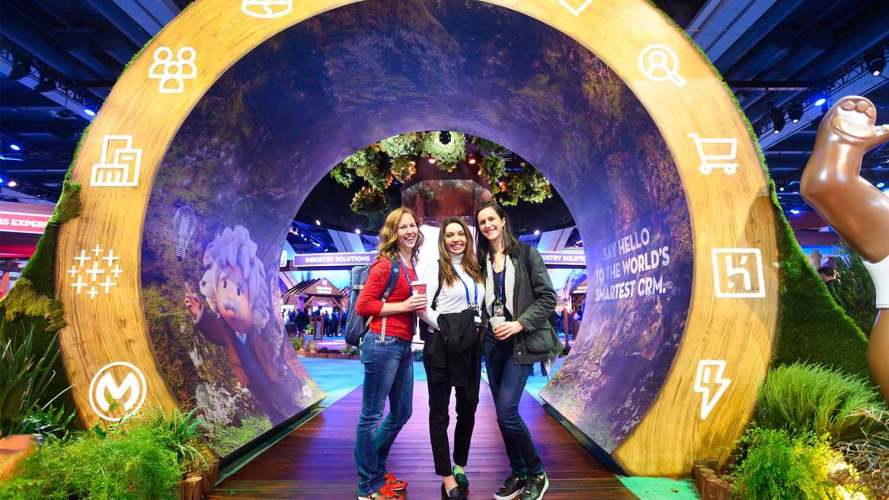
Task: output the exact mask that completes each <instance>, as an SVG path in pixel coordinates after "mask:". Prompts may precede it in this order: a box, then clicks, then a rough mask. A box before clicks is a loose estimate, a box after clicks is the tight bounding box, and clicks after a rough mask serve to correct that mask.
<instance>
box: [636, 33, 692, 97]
mask: <svg viewBox="0 0 889 500" xmlns="http://www.w3.org/2000/svg"><path fill="white" fill-rule="evenodd" d="M678 68H679V58H678V57H676V52H673V49H671V48H670V47H667V46H666V45H663V44H659V43H655V44H652V45H649V46H647V47H645V48H644V49H642V52H640V53H639V71H641V72H642V74H643V75H645V76H646V77H647V78H648V79H649V80H653V81H656V82H665V81H671V82H673V83H674V84H676V86H677V87H683V86H685V83H686V81H685V78H682V75H680V74H679V71H678Z"/></svg>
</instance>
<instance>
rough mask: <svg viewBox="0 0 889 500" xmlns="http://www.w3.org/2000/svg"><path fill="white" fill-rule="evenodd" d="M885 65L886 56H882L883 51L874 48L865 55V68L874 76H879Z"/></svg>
mask: <svg viewBox="0 0 889 500" xmlns="http://www.w3.org/2000/svg"><path fill="white" fill-rule="evenodd" d="M885 67H886V58H885V57H883V51H882V50H880V49H875V50H873V51H871V52H870V54H868V56H867V70H868V71H869V72H870V74H872V75H874V76H880V74H881V73H883V69H884V68H885Z"/></svg>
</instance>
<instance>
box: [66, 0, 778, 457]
mask: <svg viewBox="0 0 889 500" xmlns="http://www.w3.org/2000/svg"><path fill="white" fill-rule="evenodd" d="M224 3H225V2H222V1H218V2H217V1H216V0H206V1H205V2H202V3H199V4H195V5H194V6H192V7H190V8H189V9H187V10H186V11H185V12H183V13H182V14H181V16H180V17H179V18H178V19H177V20H175V21H174V22H173V23H171V24H170V25H169V26H168V28H166V29H165V30H164V31H163V32H162V33H161V34H160V35H159V37H158V38H157V39H156V40H154V41H153V42H152V44H151V45H150V46H149V47H148V48H147V49H146V50H145V51H144V53H143V55H142V56H141V57H140V58H139V59H137V60H136V61H135V63H134V64H133V65H132V67H131V68H130V70H129V71H127V72H126V73H125V74H124V75H123V77H122V78H121V81H120V82H119V83H118V85H117V86H116V87H115V90H114V92H113V93H112V95H111V97H110V98H109V100H108V101H107V102H106V105H105V107H103V109H102V111H101V113H100V115H99V117H98V119H97V121H96V122H95V124H94V125H93V127H92V128H91V130H90V131H89V134H88V136H87V138H86V140H85V142H84V144H83V147H82V149H81V151H80V153H79V155H78V157H77V160H76V163H75V167H74V171H73V172H74V178H75V179H77V180H80V182H81V183H82V184H83V192H82V198H83V205H84V210H83V214H82V215H81V217H79V218H77V219H74V220H73V221H71V222H69V223H67V224H66V225H65V226H64V227H63V230H62V235H61V239H60V252H59V256H60V258H59V259H58V261H59V264H58V266H59V267H58V270H57V276H58V280H57V281H58V283H57V288H58V291H59V295H60V298H62V299H63V300H64V302H65V303H66V304H69V303H70V304H73V305H74V307H69V308H66V320H67V322H68V327H66V329H65V333H63V335H62V337H61V343H62V347H63V356H64V358H65V363H66V369H67V370H68V371H69V376H70V378H71V380H72V383H74V385H75V388H74V395H75V400H77V401H78V404H79V409H80V413H81V416H82V417H84V419H85V420H87V421H89V420H91V419H93V420H94V419H95V418H96V416H95V409H94V408H91V407H90V406H89V405H85V404H80V403H82V402H84V401H86V400H87V399H89V397H90V396H92V388H90V389H89V390H87V389H86V388H87V387H88V386H91V384H90V381H91V379H92V378H93V375H94V374H95V373H96V372H97V371H99V370H100V369H101V368H102V367H104V366H105V365H107V364H109V363H112V362H127V363H130V364H132V365H135V366H137V367H139V369H140V370H141V372H144V373H145V377H146V379H147V380H148V382H147V384H146V385H147V388H148V389H147V392H148V399H149V400H150V401H152V402H154V403H156V404H161V405H165V406H183V405H188V404H194V405H195V406H196V407H197V408H198V409H199V410H200V411H201V412H202V414H203V415H204V418H205V419H206V420H208V421H209V423H210V424H211V425H212V424H213V423H218V425H233V422H235V423H240V422H242V421H243V420H245V419H247V418H251V417H252V418H267V419H268V425H269V426H274V425H277V424H279V423H281V422H284V421H286V420H287V419H288V418H290V417H292V416H293V415H296V414H299V413H300V412H302V411H303V410H305V409H306V408H308V407H310V406H311V405H312V404H314V403H316V402H318V401H319V400H320V399H321V397H323V394H322V393H321V391H320V389H318V387H317V385H316V384H314V382H313V381H311V380H310V378H309V377H308V375H307V373H306V372H305V370H304V369H303V368H302V367H301V366H300V363H299V361H298V360H297V359H296V357H295V354H294V352H293V349H292V348H290V346H289V343H288V342H287V341H286V334H285V333H284V330H283V326H282V325H281V324H280V321H279V319H280V315H278V314H275V313H274V311H275V308H274V304H275V301H276V300H278V299H279V291H278V290H277V286H276V284H275V281H274V279H273V278H274V277H275V276H276V274H277V269H278V265H279V257H280V248H281V242H282V241H283V240H284V237H285V235H286V232H287V228H288V226H289V224H290V221H291V220H292V218H293V215H294V214H295V213H297V211H298V210H299V207H300V206H301V204H302V203H303V201H304V200H305V198H306V197H307V196H308V194H309V192H310V190H311V187H312V186H314V185H315V184H316V183H317V182H318V181H319V180H320V179H321V178H322V177H323V176H324V175H327V173H328V172H329V171H330V169H331V168H332V167H333V166H335V165H336V164H337V163H339V162H340V161H342V159H343V158H345V157H346V156H348V155H349V154H351V153H352V152H354V151H355V150H357V149H359V148H361V147H364V146H365V145H367V144H370V143H373V142H376V141H379V140H380V139H383V138H386V137H389V136H392V135H396V134H399V133H404V132H411V131H416V130H459V131H462V132H465V133H468V134H472V135H476V136H480V137H485V138H489V139H491V140H493V141H496V142H498V143H500V144H503V145H504V146H506V147H508V148H509V149H511V150H513V151H515V152H516V153H518V154H519V155H521V156H522V157H523V158H525V159H527V160H528V161H530V162H531V163H532V164H534V165H535V166H537V167H538V168H539V169H540V170H541V171H542V172H543V173H544V174H545V175H546V176H547V178H548V179H549V180H550V181H551V182H552V184H553V186H554V187H555V189H556V190H557V191H558V192H559V194H560V195H561V197H562V198H563V199H564V201H565V203H566V205H567V207H568V208H569V210H570V211H571V213H572V215H573V217H574V220H575V221H576V223H577V226H578V229H579V231H580V235H581V237H582V239H583V241H584V252H585V254H586V261H587V274H588V276H589V277H590V280H589V290H588V293H587V299H586V300H587V302H586V311H585V315H584V318H583V324H582V326H581V330H580V333H579V335H578V337H577V340H576V342H575V344H574V346H573V350H572V351H571V353H570V355H569V356H568V357H567V359H566V360H565V363H564V365H563V367H562V369H561V370H560V371H559V372H558V373H557V374H556V375H555V376H554V377H553V379H552V380H551V382H550V383H549V385H548V386H547V387H546V388H545V389H544V392H543V393H542V396H543V398H544V399H545V400H546V402H547V403H548V404H549V405H550V406H551V408H552V409H553V410H554V412H555V413H557V414H558V415H559V416H560V417H561V418H562V419H563V421H564V422H565V423H566V425H570V426H573V427H575V428H577V429H578V430H579V431H580V432H581V433H582V434H583V435H584V436H585V438H588V439H589V440H590V442H591V443H592V444H593V445H595V446H596V447H597V449H600V450H602V451H604V452H605V453H607V454H609V455H610V457H611V459H613V461H614V463H616V464H617V465H618V466H620V467H621V468H622V469H624V470H625V471H627V472H629V473H635V474H681V473H683V472H685V471H686V470H687V469H688V468H689V467H690V464H691V461H693V460H694V459H695V458H697V457H698V456H700V453H701V452H702V451H705V450H712V449H717V448H718V446H719V445H724V444H728V443H730V442H731V441H732V440H733V439H735V438H736V437H737V435H738V434H739V433H740V431H741V429H742V428H743V424H744V423H745V422H746V420H747V418H749V414H750V412H751V410H752V403H753V399H754V397H753V395H754V394H755V389H756V387H757V385H758V383H759V382H760V381H761V379H762V377H763V376H764V372H765V368H766V366H767V363H768V359H769V355H770V349H771V339H772V337H773V335H774V329H775V316H776V309H777V290H776V276H775V271H774V267H773V266H771V265H770V263H771V262H773V261H775V260H776V255H777V252H776V250H775V242H774V239H775V235H774V220H773V217H774V216H773V215H772V212H771V209H770V205H769V201H768V198H767V196H766V192H767V191H766V188H765V185H766V180H765V176H764V174H763V172H762V170H761V167H760V165H759V162H758V159H757V158H756V154H755V150H754V148H753V146H752V144H751V140H750V137H749V135H747V131H746V129H745V128H744V124H743V121H742V119H741V117H740V116H739V113H738V111H737V110H736V109H735V108H734V107H733V105H732V103H731V101H730V99H729V97H728V95H726V92H725V90H724V89H723V87H722V84H721V82H720V81H719V79H718V75H715V74H713V73H712V70H711V69H710V68H709V67H708V66H707V65H706V61H704V60H703V59H702V58H701V56H700V55H699V54H698V53H697V52H696V51H695V49H694V47H690V46H688V42H687V41H686V40H685V39H684V38H683V37H682V34H681V33H680V32H679V31H678V30H676V29H675V28H674V27H672V26H670V25H668V24H667V21H666V20H665V18H663V17H662V16H661V15H660V14H659V13H658V12H656V11H655V10H654V9H653V8H652V7H651V6H649V5H648V4H644V3H642V2H639V3H637V2H629V3H630V4H632V5H627V6H622V7H614V6H611V7H609V6H594V5H589V2H586V3H579V2H578V3H577V5H574V4H572V3H571V2H562V3H559V2H555V1H546V0H539V1H529V2H523V5H521V7H519V6H515V5H510V7H511V8H514V9H516V10H510V9H509V8H506V7H505V6H499V5H496V4H498V3H499V2H491V3H487V2H479V1H474V0H412V1H409V2H404V1H397V2H396V1H384V0H369V1H365V2H356V3H353V4H350V5H345V6H340V3H339V2H321V1H319V2H309V3H305V4H302V5H295V6H294V11H293V12H287V13H285V14H281V15H280V16H277V17H272V18H263V17H257V16H251V15H249V14H248V13H247V12H246V11H243V10H242V11H238V10H236V9H231V7H230V6H229V5H223V4H224ZM581 6H583V7H581ZM336 7H338V8H336ZM213 9H217V10H215V11H214V10H213ZM229 11H231V12H229ZM211 12H212V13H213V15H212V16H210V17H201V16H207V15H209V13H211ZM640 12H642V13H643V15H640ZM207 23H215V26H218V31H214V30H210V29H206V30H200V31H195V30H193V29H192V28H193V27H194V26H195V25H197V24H202V25H204V24H207ZM609 35H611V36H609ZM221 40H226V41H227V42H226V43H220V41H221ZM653 42H657V43H659V44H665V43H666V44H667V46H668V48H669V47H672V49H670V51H675V53H676V54H679V55H678V61H681V65H678V66H677V67H676V68H675V71H673V70H671V71H669V72H668V73H670V74H671V75H672V76H673V78H672V79H671V78H666V79H665V78H662V77H661V75H659V74H657V73H656V72H655V73H654V74H653V73H651V72H650V71H645V70H646V67H645V66H644V64H643V63H644V58H643V57H642V55H641V54H642V53H643V52H644V51H645V50H646V49H647V47H649V46H650V45H651V44H652V43H653ZM185 45H187V46H189V47H193V50H194V52H195V53H196V58H195V60H194V61H195V69H196V74H195V75H193V76H194V78H193V79H186V80H183V88H182V92H180V93H178V94H177V93H164V92H160V90H159V87H158V82H157V81H156V80H153V79H151V78H150V74H151V72H150V66H151V64H152V63H153V60H152V54H153V53H154V50H155V48H156V47H162V46H170V47H181V46H185ZM637 55H638V56H639V57H637ZM640 68H641V69H640ZM649 69H650V68H649ZM680 74H681V76H680ZM146 75H148V76H149V77H148V78H146ZM677 78H681V80H682V81H683V82H684V83H683V84H682V85H679V84H677V83H676V81H675V80H676V79H677ZM702 137H703V138H705V139H701V138H702ZM707 138H709V139H707ZM713 138H724V139H725V138H728V139H734V141H735V144H734V147H735V148H736V149H735V157H734V160H735V165H736V166H735V169H734V170H732V171H731V173H730V172H729V171H730V169H728V168H724V169H722V170H720V168H719V167H718V166H717V167H716V169H715V170H716V171H713V169H712V168H711V169H710V170H709V171H707V169H705V168H703V166H704V165H705V164H706V158H707V157H706V155H705V154H704V148H706V147H710V146H711V145H712V143H708V142H706V141H708V140H710V141H712V140H713ZM137 151H138V152H137ZM112 156H113V157H114V158H115V159H117V160H119V161H117V163H115V162H112V160H111V157H112ZM121 158H123V160H121ZM127 158H128V160H127ZM127 161H129V162H130V164H131V165H134V166H135V165H138V166H136V167H135V168H133V169H131V170H130V171H129V174H128V175H130V176H131V177H130V182H129V183H126V182H117V183H115V182H113V181H108V180H109V179H122V178H123V177H114V176H112V175H111V174H107V175H106V176H105V177H102V175H101V173H100V174H96V166H97V165H98V166H99V167H100V169H101V168H106V170H107V168H108V167H109V165H112V164H115V165H117V164H121V163H126V162H127ZM705 171H706V173H705ZM134 172H135V174H134ZM133 174H134V175H133ZM121 175H123V174H121ZM183 214H186V215H183ZM186 216H187V217H191V219H192V222H191V224H192V225H193V226H194V227H193V228H192V229H193V232H192V233H191V234H189V236H188V239H187V241H185V243H184V244H183V242H182V241H177V239H179V240H181V234H180V233H181V232H182V231H181V227H180V226H181V225H182V219H183V217H186ZM94 246H95V247H96V248H99V247H103V248H104V249H105V250H106V251H107V250H113V251H114V252H115V253H116V254H117V255H118V258H119V261H120V264H119V267H118V270H119V274H120V276H119V281H118V283H117V284H116V286H117V289H116V290H114V293H110V292H108V291H107V290H106V291H105V293H104V295H99V296H93V297H90V296H88V295H87V294H85V293H81V292H82V290H81V289H80V288H78V287H77V286H72V285H73V283H71V282H68V281H66V280H67V279H68V278H67V276H66V274H65V270H66V269H67V268H68V267H71V266H72V263H73V265H76V258H77V256H78V255H82V252H84V251H89V250H90V249H92V248H93V247H94ZM177 247H178V248H177ZM745 252H746V253H745ZM735 256H739V258H738V259H734V257H735ZM748 257H749V258H748ZM742 258H743V259H742ZM72 259H75V260H72ZM733 259H734V260H733ZM220 263H227V264H226V265H228V266H229V267H230V268H233V269H237V270H238V271H240V276H239V277H238V278H237V279H235V281H236V282H238V283H239V285H240V284H243V289H244V291H245V293H246V294H247V295H248V296H249V297H250V304H251V307H252V315H251V317H250V318H249V323H248V324H245V325H243V326H241V327H240V328H234V327H233V326H232V325H231V324H230V325H228V326H226V325H222V324H219V325H215V326H214V325H201V318H202V316H201V315H200V314H197V315H193V316H192V317H190V315H189V314H188V311H186V308H185V307H183V305H182V303H183V297H185V296H186V295H187V294H190V293H192V294H195V295H197V294H204V295H205V296H209V295H210V292H209V291H207V290H206V288H207V287H208V286H209V285H208V283H211V282H214V280H218V279H219V276H217V275H216V274H214V273H217V271H218V270H219V269H223V268H224V267H225V265H223V264H220ZM217 264H218V265H217ZM745 266H747V267H745ZM219 272H221V271H219ZM736 276H740V277H741V278H743V279H741V280H740V281H737V280H736V279H735V277H736ZM738 279H740V278H738ZM736 285H739V286H740V288H741V290H740V291H739V290H737V289H736ZM107 288H109V287H106V289H107ZM239 291H240V288H239ZM205 292H206V293H205ZM766 295H768V296H769V297H770V298H773V299H774V300H771V301H767V300H762V299H763V298H764V297H765V296H766ZM245 300H246V299H245ZM211 305H212V306H217V307H224V305H223V304H212V303H211ZM72 309H76V311H77V312H76V313H75V312H72ZM276 318H277V319H278V320H276ZM202 328H203V329H202ZM226 328H228V329H229V330H232V331H234V330H238V334H240V335H245V338H249V339H250V340H249V342H248V341H245V344H244V345H250V346H251V347H250V350H251V352H252V357H251V359H254V360H257V362H258V363H259V365H258V366H253V367H250V366H248V364H255V363H254V362H253V361H251V362H249V363H248V362H247V361H243V362H233V360H237V359H240V360H244V359H245V358H244V356H245V355H243V354H238V353H237V352H235V351H237V350H238V349H241V347H239V346H237V345H231V344H226V343H224V342H222V341H219V342H216V341H214V336H215V337H221V335H220V334H219V332H221V331H225V329H226ZM198 330H200V333H198ZM254 338H255V339H260V340H257V341H256V342H257V343H253V344H251V342H254V340H253V339H254ZM212 344H217V346H216V347H214V346H213V345H212ZM85 345H88V346H90V347H89V349H86V350H85V349H83V346H85ZM239 356H240V357H239ZM251 370H253V371H254V372H255V373H263V377H265V378H264V380H268V381H269V382H268V383H266V384H263V385H264V387H260V386H257V385H256V384H253V385H250V384H248V383H247V382H245V381H246V380H247V379H250V377H249V376H247V375H246V373H247V372H249V371H251ZM121 376H122V375H121ZM236 381H238V382H240V383H236ZM267 428H268V426H266V427H259V428H258V429H259V430H258V431H257V432H259V431H261V430H263V429H267ZM666 433H669V434H666ZM668 435H669V436H670V437H669V438H668V439H667V438H665V437H666V436H668ZM723 448H724V446H723ZM729 451H730V450H726V451H720V452H717V453H719V454H720V457H721V458H725V456H726V455H727V453H728V452H729Z"/></svg>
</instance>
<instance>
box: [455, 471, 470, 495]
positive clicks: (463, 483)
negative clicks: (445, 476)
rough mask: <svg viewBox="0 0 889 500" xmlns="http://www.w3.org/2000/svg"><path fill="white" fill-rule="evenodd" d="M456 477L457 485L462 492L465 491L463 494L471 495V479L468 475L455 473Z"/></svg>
mask: <svg viewBox="0 0 889 500" xmlns="http://www.w3.org/2000/svg"><path fill="white" fill-rule="evenodd" d="M454 479H456V480H457V487H458V488H460V493H463V496H467V495H469V479H468V478H467V477H466V474H461V473H454Z"/></svg>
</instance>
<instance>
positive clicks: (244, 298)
mask: <svg viewBox="0 0 889 500" xmlns="http://www.w3.org/2000/svg"><path fill="white" fill-rule="evenodd" d="M256 250H257V246H256V243H254V242H253V241H252V240H251V239H250V232H249V231H248V230H247V229H246V228H245V227H244V226H240V225H239V226H235V227H234V228H228V227H227V228H225V229H224V230H223V231H222V233H219V234H217V235H216V237H215V238H214V239H213V241H212V242H211V243H210V244H209V245H208V246H207V248H206V250H205V251H204V257H203V265H204V266H206V270H205V271H204V275H203V277H202V278H201V282H200V287H199V291H200V296H198V294H196V293H194V291H193V289H192V288H191V286H190V285H189V284H188V283H186V289H187V292H186V294H185V306H186V308H187V309H188V311H189V313H191V316H192V319H193V321H194V325H195V329H196V330H197V331H198V332H200V334H201V335H203V337H204V338H206V339H207V340H208V341H210V342H212V343H214V344H217V345H219V346H222V347H223V349H224V350H225V352H226V355H227V357H228V360H229V361H230V362H231V365H232V368H233V369H234V372H235V375H236V376H237V378H238V381H239V382H240V383H241V385H243V386H245V387H247V389H249V390H250V393H251V394H252V395H253V397H254V399H255V400H256V402H257V404H258V405H259V407H260V408H261V409H262V410H263V412H264V413H265V414H266V415H267V416H268V417H269V419H270V420H271V421H272V422H273V423H278V422H281V421H283V420H284V419H286V418H287V417H289V416H291V415H293V414H295V413H296V412H297V411H298V410H299V409H300V405H299V404H298V402H297V398H298V396H299V395H298V394H293V390H291V388H293V387H297V386H298V380H296V378H295V377H294V373H293V365H292V363H289V362H288V361H290V360H288V359H287V353H288V352H292V349H283V348H281V349H276V348H275V346H276V345H278V344H286V343H282V342H274V338H273V337H272V335H271V333H272V332H268V331H266V326H270V327H272V328H270V329H271V330H275V329H276V328H274V326H275V323H274V322H272V323H271V324H270V320H271V319H272V314H271V305H272V300H271V293H272V290H271V288H270V286H269V280H268V279H266V272H265V268H264V266H263V264H262V261H261V260H260V259H259V258H258V257H257V256H256ZM282 347H289V345H286V346H282ZM297 365H298V363H297Z"/></svg>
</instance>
